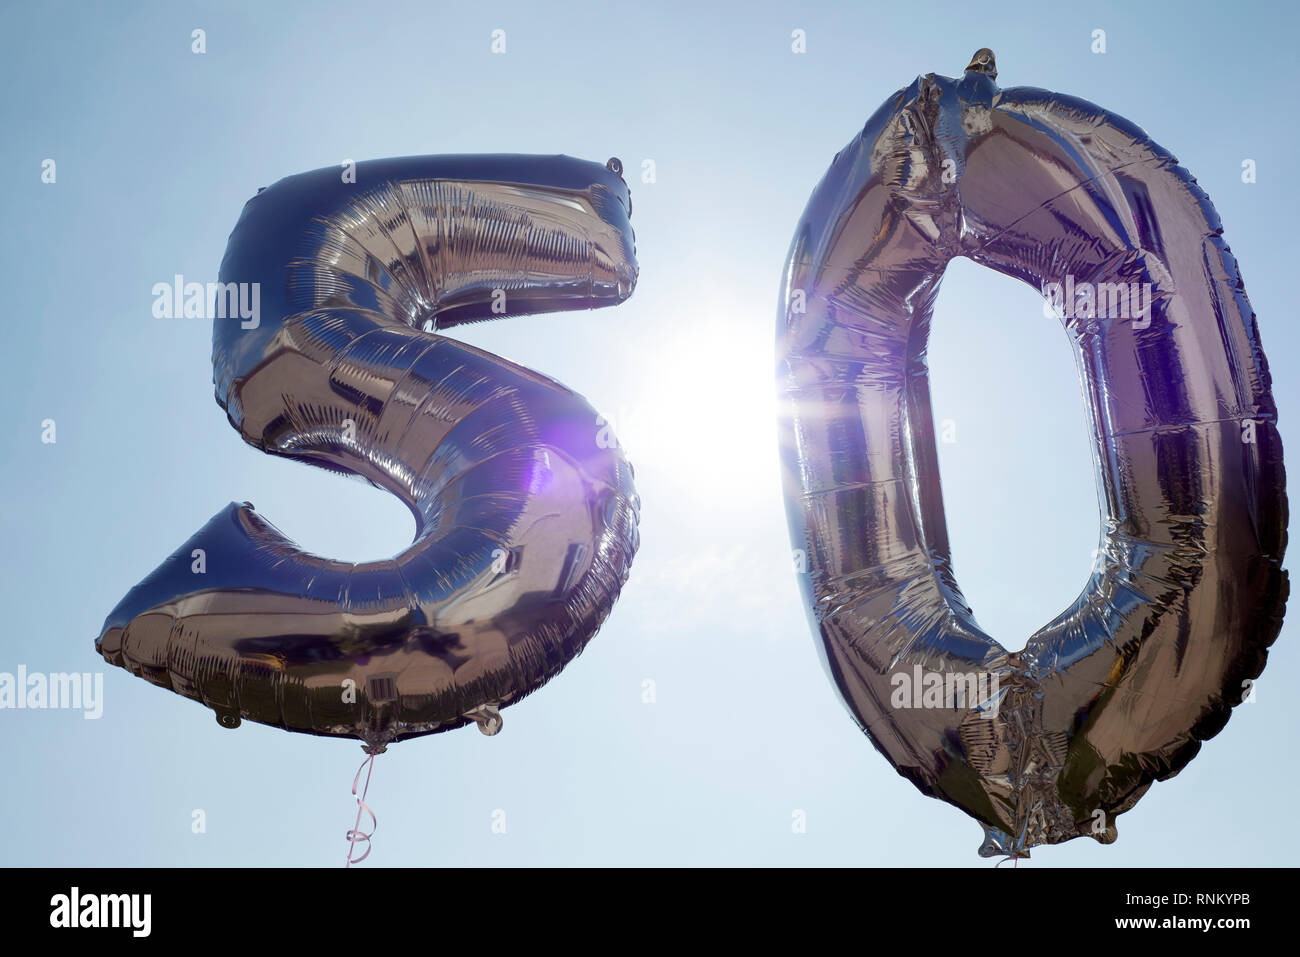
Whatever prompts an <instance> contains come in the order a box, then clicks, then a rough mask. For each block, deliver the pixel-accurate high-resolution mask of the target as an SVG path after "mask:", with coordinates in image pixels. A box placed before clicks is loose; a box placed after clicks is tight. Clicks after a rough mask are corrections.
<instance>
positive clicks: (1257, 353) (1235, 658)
mask: <svg viewBox="0 0 1300 957" xmlns="http://www.w3.org/2000/svg"><path fill="white" fill-rule="evenodd" d="M996 76H997V73H996V69H995V66H994V61H993V55H992V53H991V52H989V51H987V50H982V51H980V52H979V53H977V54H976V57H975V60H974V61H973V62H972V64H971V65H970V67H968V69H967V71H966V73H965V75H964V76H963V77H961V78H959V79H950V78H947V77H941V76H934V75H928V76H925V77H920V78H918V79H917V80H916V82H914V83H913V84H912V85H911V86H909V87H907V88H906V89H904V90H901V91H900V92H899V93H897V94H896V95H895V96H893V97H891V98H890V100H889V101H888V102H886V103H885V104H884V106H882V107H881V108H880V109H879V110H878V111H877V112H876V113H875V115H874V116H872V117H871V119H870V120H869V121H868V122H867V124H866V127H865V129H864V130H863V131H862V133H861V134H860V135H859V136H857V137H855V138H854V140H853V141H852V142H851V143H849V145H848V146H847V147H846V148H845V149H844V150H842V151H841V152H840V153H839V154H838V155H837V156H836V158H835V160H834V162H833V163H832V164H831V167H830V169H829V171H828V172H827V173H826V176H825V178H824V179H823V180H822V182H821V183H820V185H818V186H817V188H816V190H815V191H814V192H813V195H812V198H811V199H810V200H809V203H808V206H807V209H806V210H805V212H804V216H803V219H802V220H801V222H800V223H799V227H798V231H797V233H796V234H795V237H794V242H793V244H792V248H791V252H790V256H789V260H788V263H787V268H786V275H785V277H784V283H783V291H782V314H781V317H780V321H779V330H778V376H779V379H780V391H781V395H782V399H783V413H782V422H781V441H782V456H783V467H784V471H785V488H786V497H787V505H788V512H789V518H790V526H791V532H792V537H793V540H794V545H795V547H796V548H797V549H805V550H806V554H807V558H808V573H807V574H806V575H805V576H804V577H803V578H802V586H803V589H804V594H805V598H806V601H807V604H808V608H809V610H810V614H811V619H812V622H813V625H814V628H815V630H816V631H817V633H818V634H819V636H820V641H819V647H820V650H821V652H822V654H823V660H824V663H825V665H826V667H827V670H828V671H829V673H830V676H831V678H832V680H833V681H834V683H835V686H836V688H837V689H838V690H839V692H840V694H841V696H842V697H843V699H844V701H845V702H846V704H847V705H848V707H849V710H850V711H851V712H852V714H853V716H854V718H855V719H856V721H857V722H858V724H859V725H860V726H861V727H862V728H863V730H864V731H866V733H867V734H868V735H869V736H870V738H871V740H872V741H873V743H874V744H875V745H876V747H877V748H878V749H879V750H880V751H881V752H882V753H883V754H884V755H885V756H886V757H887V758H888V759H889V761H890V762H891V763H892V764H893V765H894V767H895V768H897V769H898V771H899V773H900V774H902V775H903V776H905V777H907V778H908V779H910V780H911V781H912V782H913V783H914V784H916V786H917V787H918V788H920V789H921V790H922V791H923V792H925V793H926V794H929V795H931V796H934V797H938V798H941V799H943V800H946V801H949V802H951V803H952V804H954V805H956V806H957V807H960V808H962V809H963V810H964V811H966V812H967V813H968V814H970V815H971V816H973V817H975V818H976V819H978V820H979V821H981V822H982V823H983V824H984V826H985V832H986V839H985V843H984V846H983V847H982V848H981V849H980V853H981V854H984V855H985V856H993V855H999V854H1009V855H1014V856H1024V855H1026V854H1027V853H1028V848H1030V847H1032V846H1034V845H1037V844H1043V843H1058V842H1061V841H1066V840H1069V839H1071V838H1073V837H1077V836H1083V835H1088V836H1092V837H1095V838H1096V839H1097V840H1099V841H1101V842H1102V843H1109V842H1110V841H1113V840H1114V839H1115V836H1116V830H1115V824H1114V818H1115V815H1116V814H1118V813H1120V812H1123V811H1125V810H1127V809H1129V808H1131V807H1132V806H1133V805H1134V804H1135V803H1136V802H1137V800H1138V799H1139V798H1140V797H1141V796H1142V794H1143V793H1145V791H1146V790H1147V788H1148V787H1150V785H1151V783H1152V782H1153V781H1157V780H1162V779H1165V778H1168V777H1170V776H1172V775H1174V774H1176V773H1177V772H1178V771H1179V770H1180V769H1181V768H1182V767H1184V766H1185V765H1186V764H1187V762H1188V761H1190V760H1191V759H1192V758H1193V757H1194V756H1195V754H1196V752H1197V751H1198V749H1199V748H1200V745H1201V742H1202V741H1204V740H1206V739H1208V738H1211V737H1213V736H1214V735H1215V734H1217V733H1218V732H1219V730H1220V729H1221V728H1222V727H1223V726H1224V724H1225V723H1226V722H1227V720H1228V717H1229V713H1230V709H1231V708H1232V707H1233V706H1234V705H1235V704H1237V703H1239V702H1240V701H1241V700H1242V699H1243V697H1244V696H1245V695H1246V694H1247V693H1248V691H1249V679H1252V678H1254V677H1256V676H1258V675H1259V674H1260V672H1261V671H1262V670H1263V668H1264V663H1265V657H1266V653H1267V652H1266V649H1267V648H1268V646H1269V645H1270V644H1271V643H1272V641H1273V640H1274V638H1275V637H1276V636H1277V634H1278V630H1279V628H1280V626H1281V620H1282V614H1283V610H1284V606H1285V601H1286V595H1287V577H1286V573H1285V571H1283V569H1282V567H1281V564H1282V556H1283V551H1284V549H1285V545H1286V523H1287V503H1286V493H1285V488H1284V486H1285V475H1284V472H1283V465H1282V447H1281V442H1280V440H1279V437H1278V431H1277V425H1276V423H1277V415H1276V409H1275V407H1274V403H1273V398H1272V395H1271V393H1270V379H1269V372H1268V364H1267V362H1266V360H1265V358H1264V353H1263V351H1262V349H1261V346H1260V341H1259V335H1258V332H1257V329H1256V323H1255V316H1254V314H1253V312H1252V311H1251V308H1250V303H1249V302H1248V301H1247V299H1246V294H1245V290H1244V288H1243V286H1242V281H1241V277H1240V275H1239V274H1238V272H1237V264H1236V261H1235V260H1234V259H1233V256H1232V254H1231V253H1230V252H1229V251H1228V247H1227V246H1226V245H1225V243H1224V241H1223V239H1222V237H1221V235H1220V228H1221V227H1220V223H1219V219H1218V217H1217V215H1216V214H1215V211H1214V208H1213V206H1212V205H1211V204H1210V201H1209V199H1208V198H1207V196H1206V195H1205V193H1204V192H1202V191H1201V190H1200V189H1199V188H1198V187H1197V185H1196V182H1195V180H1193V178H1192V177H1191V175H1190V174H1189V173H1188V172H1187V171H1186V170H1185V169H1182V168H1181V167H1179V166H1178V165H1177V161H1176V160H1175V159H1174V158H1173V157H1172V156H1170V155H1169V153H1167V152H1166V151H1165V150H1163V149H1161V148H1160V147H1159V146H1157V145H1156V144H1154V143H1152V142H1151V140H1150V139H1149V138H1148V137H1147V136H1146V134H1145V133H1144V132H1143V131H1142V130H1140V129H1139V128H1138V127H1136V126H1134V125H1133V124H1132V123H1130V122H1128V121H1127V120H1124V119H1122V118H1120V117H1118V116H1115V115H1114V114H1111V113H1108V112H1106V111H1105V110H1102V109H1100V108H1099V107H1096V106H1094V105H1092V104H1090V103H1086V102H1084V101H1082V100H1077V99H1074V98H1072V97H1067V96H1062V95H1059V94H1055V93H1049V92H1046V91H1044V90H1038V89H1032V88H1024V87H1021V88H1015V89H1008V90H1000V89H999V88H998V87H997V86H996V85H995V83H994V80H995V79H996ZM955 256H967V257H969V258H970V259H973V260H974V261H975V262H978V263H982V264H983V265H986V266H988V267H990V268H992V269H995V270H997V271H999V272H1002V273H1005V274H1007V275H1010V276H1015V277H1017V278H1019V279H1022V280H1024V281H1025V282H1028V283H1030V284H1032V285H1033V286H1034V287H1035V288H1039V289H1046V290H1047V294H1048V295H1049V297H1051V298H1052V299H1053V305H1055V306H1058V307H1060V308H1059V309H1058V311H1057V314H1058V315H1060V314H1064V318H1063V321H1064V325H1065V329H1066V332H1067V333H1068V335H1069V338H1070V341H1071V343H1072V344H1073V348H1074V352H1075V356H1076V358H1077V361H1078V369H1079V374H1080V377H1081V379H1082V383H1083V390H1084V396H1085V401H1086V403H1087V408H1088V412H1089V416H1090V419H1091V423H1092V426H1093V434H1094V437H1095V449H1094V453H1095V454H1094V461H1095V464H1096V470H1097V482H1098V489H1099V493H1100V505H1101V513H1102V526H1101V548H1100V549H1099V553H1098V555H1099V557H1098V559H1097V562H1096V564H1095V566H1094V569H1093V572H1092V575H1091V577H1090V579H1089V580H1088V582H1087V584H1086V586H1085V588H1084V590H1083V593H1082V594H1081V595H1080V596H1079V598H1078V599H1077V601H1075V603H1074V604H1073V605H1071V606H1070V607H1069V608H1067V609H1066V610H1065V611H1064V612H1062V613H1061V615H1060V616H1058V617H1057V618H1056V619H1055V620H1054V621H1052V622H1050V623H1049V624H1047V625H1046V626H1045V627H1044V628H1042V629H1041V630H1040V631H1039V632H1037V633H1036V634H1035V635H1033V636H1032V637H1031V638H1030V639H1029V642H1028V645H1027V646H1026V647H1025V649H1024V651H1021V652H1016V653H1008V652H1007V651H1005V650H1004V649H1003V648H1002V647H1001V646H1000V645H999V644H998V643H997V642H995V641H994V640H993V639H992V638H991V637H990V636H988V635H986V634H985V633H984V632H983V631H981V630H980V628H979V626H978V625H977V624H976V622H975V619H974V617H973V615H972V613H971V610H970V608H969V607H968V606H967V604H966V602H965V600H964V599H963V598H962V595H961V592H960V591H959V589H958V587H957V583H956V580H955V578H954V573H953V569H952V567H951V562H950V558H949V548H948V542H947V531H946V528H945V521H944V512H943V501H942V496H941V492H940V484H939V472H938V465H937V453H936V447H935V439H934V429H933V422H932V418H931V410H930V396H929V382H928V377H927V376H928V373H927V369H926V362H925V351H926V341H927V338H928V334H929V324H930V317H931V311H932V308H933V305H934V300H935V296H936V294H937V292H938V288H939V282H940V279H941V278H942V276H943V272H944V269H945V266H946V265H947V263H948V261H949V260H950V259H952V258H953V257H955ZM1053 283H1057V284H1060V286H1059V287H1058V288H1057V291H1056V293H1053V292H1052V288H1053V287H1051V286H1050V284H1053ZM1119 284H1123V286H1124V288H1123V289H1122V290H1121V288H1120V285H1119ZM1085 290H1087V292H1085ZM1121 292H1123V293H1133V294H1135V295H1136V296H1137V297H1138V298H1137V299H1136V301H1134V300H1132V299H1130V301H1129V302H1128V303H1125V302H1124V301H1123V300H1124V298H1125V297H1124V296H1122V295H1121ZM1058 293H1059V295H1058ZM1145 293H1149V295H1150V299H1149V309H1147V310H1146V311H1145V314H1141V313H1142V309H1141V308H1140V306H1141V302H1142V296H1143V295H1144V294H1145ZM1044 321H1048V320H1046V319H1045V320H1044ZM1035 541H1036V539H1035V537H1034V533H1033V530H1032V529H1029V528H1026V529H1025V542H1026V553H1025V556H1024V560H1025V561H1026V562H1032V561H1033V560H1034V556H1033V554H1032V550H1031V549H1032V548H1033V547H1034V546H1033V543H1034V542H1035ZM1009 579H1010V580H1009V585H1010V586H1011V587H1014V570H1012V572H1011V574H1010V575H1009Z"/></svg>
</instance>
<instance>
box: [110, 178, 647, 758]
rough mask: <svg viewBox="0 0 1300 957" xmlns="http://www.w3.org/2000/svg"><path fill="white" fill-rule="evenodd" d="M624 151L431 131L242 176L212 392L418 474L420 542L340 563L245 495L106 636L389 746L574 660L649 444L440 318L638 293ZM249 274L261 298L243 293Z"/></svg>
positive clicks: (188, 676)
mask: <svg viewBox="0 0 1300 957" xmlns="http://www.w3.org/2000/svg"><path fill="white" fill-rule="evenodd" d="M621 171H622V168H621V166H620V165H619V163H618V161H617V160H610V162H609V164H607V166H601V165H598V164H595V163H588V162H584V161H580V160H576V159H572V158H570V157H567V156H518V155H501V156H472V155H467V156H422V157H411V158H403V159H385V160H375V161H372V162H363V163H358V164H357V165H356V167H355V177H349V176H346V175H344V174H345V171H344V170H340V169H339V168H336V167H335V168H327V169H322V170H317V171H315V172H311V173H304V174H301V175H298V176H290V177H288V178H286V179H283V180H281V181H279V182H278V183H276V184H275V185H274V186H271V187H270V188H268V189H264V190H261V191H259V192H258V194H257V195H256V196H254V197H253V198H252V199H250V200H249V201H248V203H247V204H246V205H245V207H244V211H243V215H242V216H241V217H240V219H239V222H238V223H237V224H236V226H235V229H234V232H233V233H232V235H231V237H230V243H229V245H228V247H227V249H226V256H225V259H224V261H223V262H222V264H221V273H220V280H221V283H222V284H230V285H223V286H222V287H220V288H219V290H218V296H219V302H218V307H217V309H218V311H217V313H216V314H217V315H218V316H220V315H222V314H226V315H230V316H231V317H232V318H227V319H223V318H218V319H217V320H216V321H215V323H214V328H213V337H212V338H213V349H212V357H213V366H214V381H215V383H216V398H217V401H218V403H220V405H221V406H222V407H223V408H224V409H225V410H226V412H227V414H228V416H229V419H230V422H231V424H232V425H233V426H234V427H235V428H236V429H237V430H238V431H239V433H240V435H242V436H243V437H244V440H245V441H247V442H248V443H250V444H251V445H253V446H254V447H256V448H258V449H260V450H262V451H264V452H269V453H271V454H274V455H283V456H288V457H290V458H293V459H297V460H299V461H302V462H307V463H310V464H313V465H317V466H322V467H324V468H328V469H335V470H338V471H342V472H346V473H351V474H354V475H357V476H361V477H362V478H364V479H367V480H369V481H370V482H372V483H374V484H375V485H377V486H379V487H380V488H384V489H387V490H389V491H390V492H392V493H393V494H395V495H397V496H398V497H400V498H401V499H402V501H403V502H405V503H406V504H407V506H409V507H410V509H411V511H412V512H413V513H414V515H415V520H416V526H417V534H416V539H415V541H414V543H413V544H412V545H411V546H410V547H409V548H408V549H406V550H405V551H403V552H402V553H401V554H399V555H398V556H396V557H395V558H393V559H392V560H389V561H376V562H364V563H359V564H354V563H352V562H345V561H335V560H331V559H328V558H322V557H319V556H316V555H311V554H307V553H305V552H303V551H302V550H301V549H299V548H298V547H297V546H296V545H294V543H293V542H291V541H289V540H288V539H286V538H285V537H284V536H283V535H282V534H281V533H280V532H279V531H277V530H276V529H275V528H274V527H273V526H272V525H270V523H268V522H267V521H266V520H265V519H264V518H262V517H261V516H260V515H259V514H258V513H257V512H255V511H254V510H253V508H252V506H250V505H248V504H247V503H245V504H243V505H234V504H232V505H230V506H229V507H228V508H225V509H223V510H222V511H220V512H219V513H218V514H217V515H216V516H214V517H213V519H212V520H211V521H210V522H208V524H207V525H206V526H204V527H203V528H202V529H201V530H199V531H198V532H197V533H196V534H195V535H194V536H193V537H192V538H191V539H190V540H189V541H188V542H186V543H185V544H184V545H182V546H181V547H180V548H179V549H178V550H177V551H176V553H175V554H173V555H172V556H171V557H170V558H169V559H167V560H166V561H165V562H164V563H163V564H162V565H161V566H159V567H158V569H157V570H156V571H154V572H153V573H152V574H151V575H150V576H149V577H148V578H146V579H145V580H144V581H142V582H141V583H140V584H139V585H137V586H136V587H135V588H134V589H132V591H131V592H130V593H129V594H128V595H127V596H126V597H125V598H124V599H123V600H122V602H121V603H120V604H119V605H118V606H117V608H116V609H114V610H113V612H112V613H111V614H110V615H109V616H108V620H107V621H106V622H105V625H104V629H103V633H102V634H101V636H100V637H99V639H98V640H97V642H96V648H97V649H98V650H99V651H100V652H101V653H102V654H103V656H104V658H105V659H106V660H107V661H109V662H110V663H112V664H115V665H120V666H122V667H123V668H126V669H128V670H130V671H131V672H133V673H135V674H137V675H139V676H141V677H143V678H146V679H147V680H149V681H151V682H153V683H154V684H158V685H161V686H163V687H166V688H170V689H172V690H173V691H176V692H177V693H179V694H182V695H185V696H186V697H189V698H193V699H194V700H196V701H200V702H202V703H203V704H204V705H206V706H207V707H209V708H212V709H213V710H214V711H215V712H216V714H217V717H218V720H219V721H220V722H221V723H222V724H224V725H226V726H228V727H234V726H236V725H238V724H239V723H240V720H241V719H242V718H248V719H250V720H253V721H259V722H262V723H264V724H269V725H275V726H278V727H281V728H285V729H288V730H290V731H303V732H309V733H313V734H321V735H339V736H354V737H358V738H361V739H362V740H363V741H365V742H366V745H367V747H368V749H370V750H371V751H372V752H373V751H377V750H382V749H383V748H384V747H385V745H386V744H387V743H388V742H391V741H394V740H397V739H401V738H405V737H411V736H414V735H422V734H429V733H433V732H437V731H445V730H448V729H450V728H456V727H459V726H461V725H463V724H465V723H467V722H469V721H476V722H478V723H479V726H480V728H481V729H482V730H484V731H485V732H487V733H494V732H495V731H496V730H497V729H498V728H499V727H500V717H499V709H500V708H501V707H503V706H505V705H508V704H510V703H512V702H515V701H518V700H519V699H520V698H521V697H523V696H524V695H526V694H528V693H529V692H531V691H533V690H535V689H536V688H538V687H539V686H541V685H542V684H544V683H545V682H546V681H547V680H548V679H550V678H551V677H553V676H554V675H555V674H556V673H557V672H559V670H560V669H561V668H563V667H564V665H565V664H566V663H567V662H569V661H570V660H571V659H572V658H573V657H574V656H575V655H577V654H578V653H579V652H580V651H581V650H582V649H583V647H584V646H585V645H586V643H587V641H588V640H589V639H590V638H591V636H592V635H593V634H594V633H595V632H596V629H597V628H598V627H599V626H600V624H601V622H602V621H603V620H604V619H605V616H606V615H608V614H609V611H610V608H611V606H612V605H613V603H614V601H615V599H616V598H617V597H618V594H619V590H620V588H621V587H622V585H623V583H624V582H625V580H626V578H627V574H628V568H629V565H630V563H631V561H632V557H633V554H634V553H635V551H636V548H637V514H638V503H637V498H636V494H635V491H634V488H633V482H632V469H631V467H630V466H629V464H628V463H627V461H626V460H625V459H624V458H623V456H622V453H621V452H620V451H619V449H618V448H606V447H603V445H609V444H610V443H609V442H608V441H606V442H604V443H601V442H599V441H598V437H599V436H600V434H601V425H600V423H599V421H598V418H597V414H596V412H595V411H594V410H593V409H592V408H591V407H590V406H589V405H588V404H587V403H586V401H584V400H583V399H582V398H581V397H580V396H578V395H576V394H574V393H573V392H571V391H570V390H569V389H567V388H565V387H564V386H562V385H560V384H559V383H557V382H554V381H552V380H551V379H548V378H546V377H545V376H542V375H539V374H538V373H536V372H533V371H532V370H530V369H525V368H522V367H520V366H518V365H515V364H513V363H511V362H507V361H506V360H504V359H501V358H499V357H497V356H495V355H492V354H490V353H487V352H484V351H482V350H479V349H475V348H472V347H470V346H467V345H465V344H463V343H460V342H457V341H455V340H453V339H449V338H446V337H444V336H442V335H438V334H437V333H436V332H434V331H432V330H434V329H444V328H447V327H449V326H453V325H456V324H458V323H464V322H472V321H476V320H480V319H494V318H502V317H510V316H519V315H525V314H529V313H539V312H548V311H553V310H568V309H588V308H594V307H598V306H604V305H609V304H614V303H618V302H622V301H623V300H624V299H626V298H627V297H628V296H629V295H631V293H632V289H633V286H634V285H635V282H636V276H637V266H636V257H635V247H634V239H633V234H632V229H631V226H630V224H629V216H630V213H631V199H630V196H629V193H628V189H627V186H626V184H625V183H624V182H623V179H622V177H621V175H620V174H621ZM239 284H250V285H247V286H241V285H239ZM253 284H255V285H253ZM241 290H242V291H243V292H245V293H246V295H245V298H244V299H242V300H240V301H241V302H247V301H248V300H253V301H256V302H259V304H260V315H256V316H253V317H251V318H244V315H243V313H241V312H239V311H238V310H236V309H234V308H233V306H232V307H230V308H225V303H223V302H222V301H221V300H220V297H221V296H223V295H227V293H229V296H230V301H231V302H233V301H234V298H235V296H236V295H237V294H238V293H239V292H240V291H241ZM251 290H257V291H259V295H258V297H257V298H256V299H253V296H252V294H251Z"/></svg>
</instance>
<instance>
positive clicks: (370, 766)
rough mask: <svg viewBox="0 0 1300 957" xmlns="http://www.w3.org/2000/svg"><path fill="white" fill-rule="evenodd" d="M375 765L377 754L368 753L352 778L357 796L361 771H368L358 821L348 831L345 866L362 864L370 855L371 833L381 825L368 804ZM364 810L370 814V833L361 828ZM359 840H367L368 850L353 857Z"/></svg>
mask: <svg viewBox="0 0 1300 957" xmlns="http://www.w3.org/2000/svg"><path fill="white" fill-rule="evenodd" d="M374 767H375V756H374V754H368V755H367V756H366V759H365V760H364V761H362V762H361V767H359V768H357V776H356V777H354V778H353V779H352V796H353V797H356V794H357V784H358V782H360V780H361V772H362V771H365V772H366V785H365V787H363V788H362V789H361V797H358V798H357V820H356V823H355V824H353V825H352V830H350V831H348V833H347V839H348V841H349V842H350V843H349V844H348V862H347V864H345V865H344V867H345V868H348V867H351V866H352V865H353V864H360V863H361V862H362V861H364V860H365V859H366V858H367V857H369V856H370V835H371V834H374V833H375V829H376V828H378V827H379V818H377V817H375V812H374V811H372V810H370V806H369V805H368V804H366V794H367V792H369V790H370V772H371V771H373V770H374ZM362 811H364V812H365V813H367V814H369V815H370V832H369V833H366V832H365V831H363V830H361V812H362ZM357 841H365V842H366V852H365V853H364V854H362V855H361V856H360V857H353V856H352V854H353V852H354V851H355V850H356V846H357Z"/></svg>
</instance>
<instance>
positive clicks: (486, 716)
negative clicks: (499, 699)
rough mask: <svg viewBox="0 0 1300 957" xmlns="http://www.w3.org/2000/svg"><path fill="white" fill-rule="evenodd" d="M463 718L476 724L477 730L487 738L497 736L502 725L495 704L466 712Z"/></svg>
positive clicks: (498, 708) (498, 709) (499, 713)
mask: <svg viewBox="0 0 1300 957" xmlns="http://www.w3.org/2000/svg"><path fill="white" fill-rule="evenodd" d="M465 717H467V718H469V719H470V720H471V721H473V722H474V723H475V724H477V725H478V729H479V730H480V731H482V732H483V733H484V734H486V735H487V736H488V737H489V738H490V737H492V735H494V734H497V733H498V732H499V731H500V730H501V725H502V724H503V723H504V722H503V720H502V718H501V709H500V707H499V706H497V705H495V704H485V705H482V706H481V707H478V708H475V709H474V710H473V711H466V712H465Z"/></svg>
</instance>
